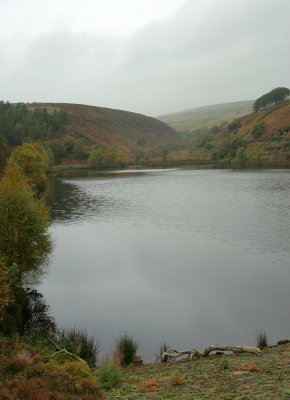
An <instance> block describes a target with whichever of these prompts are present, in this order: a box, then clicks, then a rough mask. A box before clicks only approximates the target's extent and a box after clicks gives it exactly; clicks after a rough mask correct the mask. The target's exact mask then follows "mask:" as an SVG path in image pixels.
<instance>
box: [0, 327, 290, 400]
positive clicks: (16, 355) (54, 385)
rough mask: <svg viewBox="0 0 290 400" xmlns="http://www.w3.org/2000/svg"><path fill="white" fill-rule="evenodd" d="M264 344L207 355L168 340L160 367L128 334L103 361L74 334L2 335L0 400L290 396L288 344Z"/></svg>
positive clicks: (261, 340)
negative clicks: (176, 346)
mask: <svg viewBox="0 0 290 400" xmlns="http://www.w3.org/2000/svg"><path fill="white" fill-rule="evenodd" d="M267 342H268V340H267V337H266V335H265V334H260V335H259V337H258V338H257V345H256V346H219V345H214V346H208V347H207V348H206V349H205V350H204V351H203V352H202V353H201V352H198V351H197V350H195V349H190V350H184V351H178V350H174V349H169V347H168V346H167V345H166V344H165V343H164V344H162V345H160V350H159V352H158V354H157V357H156V363H153V364H143V363H142V360H141V358H140V357H138V355H137V351H138V344H137V342H136V341H135V340H134V339H133V338H132V337H130V336H128V335H127V334H125V335H123V336H121V337H120V338H119V339H118V340H117V341H116V344H115V350H114V352H113V355H112V357H111V358H109V357H108V356H107V357H106V358H105V359H103V360H102V361H101V362H97V361H98V359H97V357H98V352H99V350H100V343H99V342H98V341H97V340H95V339H94V338H93V337H90V336H88V335H87V334H86V333H85V332H83V331H78V330H77V329H70V330H62V331H57V332H56V333H53V334H52V333H51V334H50V335H49V336H46V337H41V336H35V335H34V336H26V337H19V336H15V337H13V338H5V337H0V399H1V400H2V399H3V400H12V399H13V400H23V399H27V400H64V399H68V400H69V399H85V400H91V399H92V400H93V399H132V400H133V399H181V398H182V399H196V400H198V399H216V400H218V399H277V400H278V399H289V396H290V379H289V378H290V373H289V366H290V340H282V341H279V342H278V343H277V344H276V345H272V346H269V345H268V344H267ZM259 346H260V347H259ZM97 365H98V366H97Z"/></svg>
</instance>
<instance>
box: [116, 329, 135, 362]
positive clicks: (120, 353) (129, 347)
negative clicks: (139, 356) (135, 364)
mask: <svg viewBox="0 0 290 400" xmlns="http://www.w3.org/2000/svg"><path fill="white" fill-rule="evenodd" d="M137 349H138V344H137V342H135V340H134V339H133V338H132V337H130V336H128V335H127V334H125V335H123V336H120V337H119V339H117V342H116V355H117V357H119V360H120V364H121V365H122V366H126V365H129V364H131V363H132V361H133V360H134V357H135V356H136V353H137Z"/></svg>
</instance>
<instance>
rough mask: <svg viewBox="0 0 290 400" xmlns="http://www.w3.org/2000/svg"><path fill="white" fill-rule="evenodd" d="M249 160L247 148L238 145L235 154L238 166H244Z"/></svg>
mask: <svg viewBox="0 0 290 400" xmlns="http://www.w3.org/2000/svg"><path fill="white" fill-rule="evenodd" d="M248 161H249V157H248V154H247V150H246V149H245V147H239V148H238V150H237V154H236V162H237V164H238V165H240V166H244V165H246V164H247V162H248Z"/></svg>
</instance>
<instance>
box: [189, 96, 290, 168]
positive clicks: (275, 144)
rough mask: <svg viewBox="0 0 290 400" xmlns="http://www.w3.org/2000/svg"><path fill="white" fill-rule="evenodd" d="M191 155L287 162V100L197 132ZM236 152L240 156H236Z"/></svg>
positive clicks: (289, 154)
mask: <svg viewBox="0 0 290 400" xmlns="http://www.w3.org/2000/svg"><path fill="white" fill-rule="evenodd" d="M239 149H240V150H239ZM241 149H243V150H241ZM238 150H239V152H238ZM192 155H193V156H194V157H198V158H201V159H208V160H209V159H211V160H221V161H222V160H224V161H234V162H237V163H238V164H240V163H242V164H248V163H249V164H251V163H252V164H255V163H257V164H259V163H268V164H271V165H283V166H289V165H290V103H289V101H288V102H285V103H283V104H280V105H278V106H276V107H272V108H268V109H266V110H263V111H258V112H253V113H251V114H248V115H246V116H244V117H241V118H237V119H235V120H234V121H232V122H230V123H229V124H226V125H221V126H219V127H216V128H215V129H211V130H208V131H207V132H206V133H203V134H200V135H199V137H197V138H196V140H194V142H193V147H192ZM239 156H242V158H241V159H239Z"/></svg>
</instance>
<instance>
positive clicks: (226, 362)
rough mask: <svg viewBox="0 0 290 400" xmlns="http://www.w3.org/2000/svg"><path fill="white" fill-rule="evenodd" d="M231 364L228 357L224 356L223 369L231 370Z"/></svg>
mask: <svg viewBox="0 0 290 400" xmlns="http://www.w3.org/2000/svg"><path fill="white" fill-rule="evenodd" d="M229 366H230V362H229V359H228V357H227V356H223V358H222V369H229Z"/></svg>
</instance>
